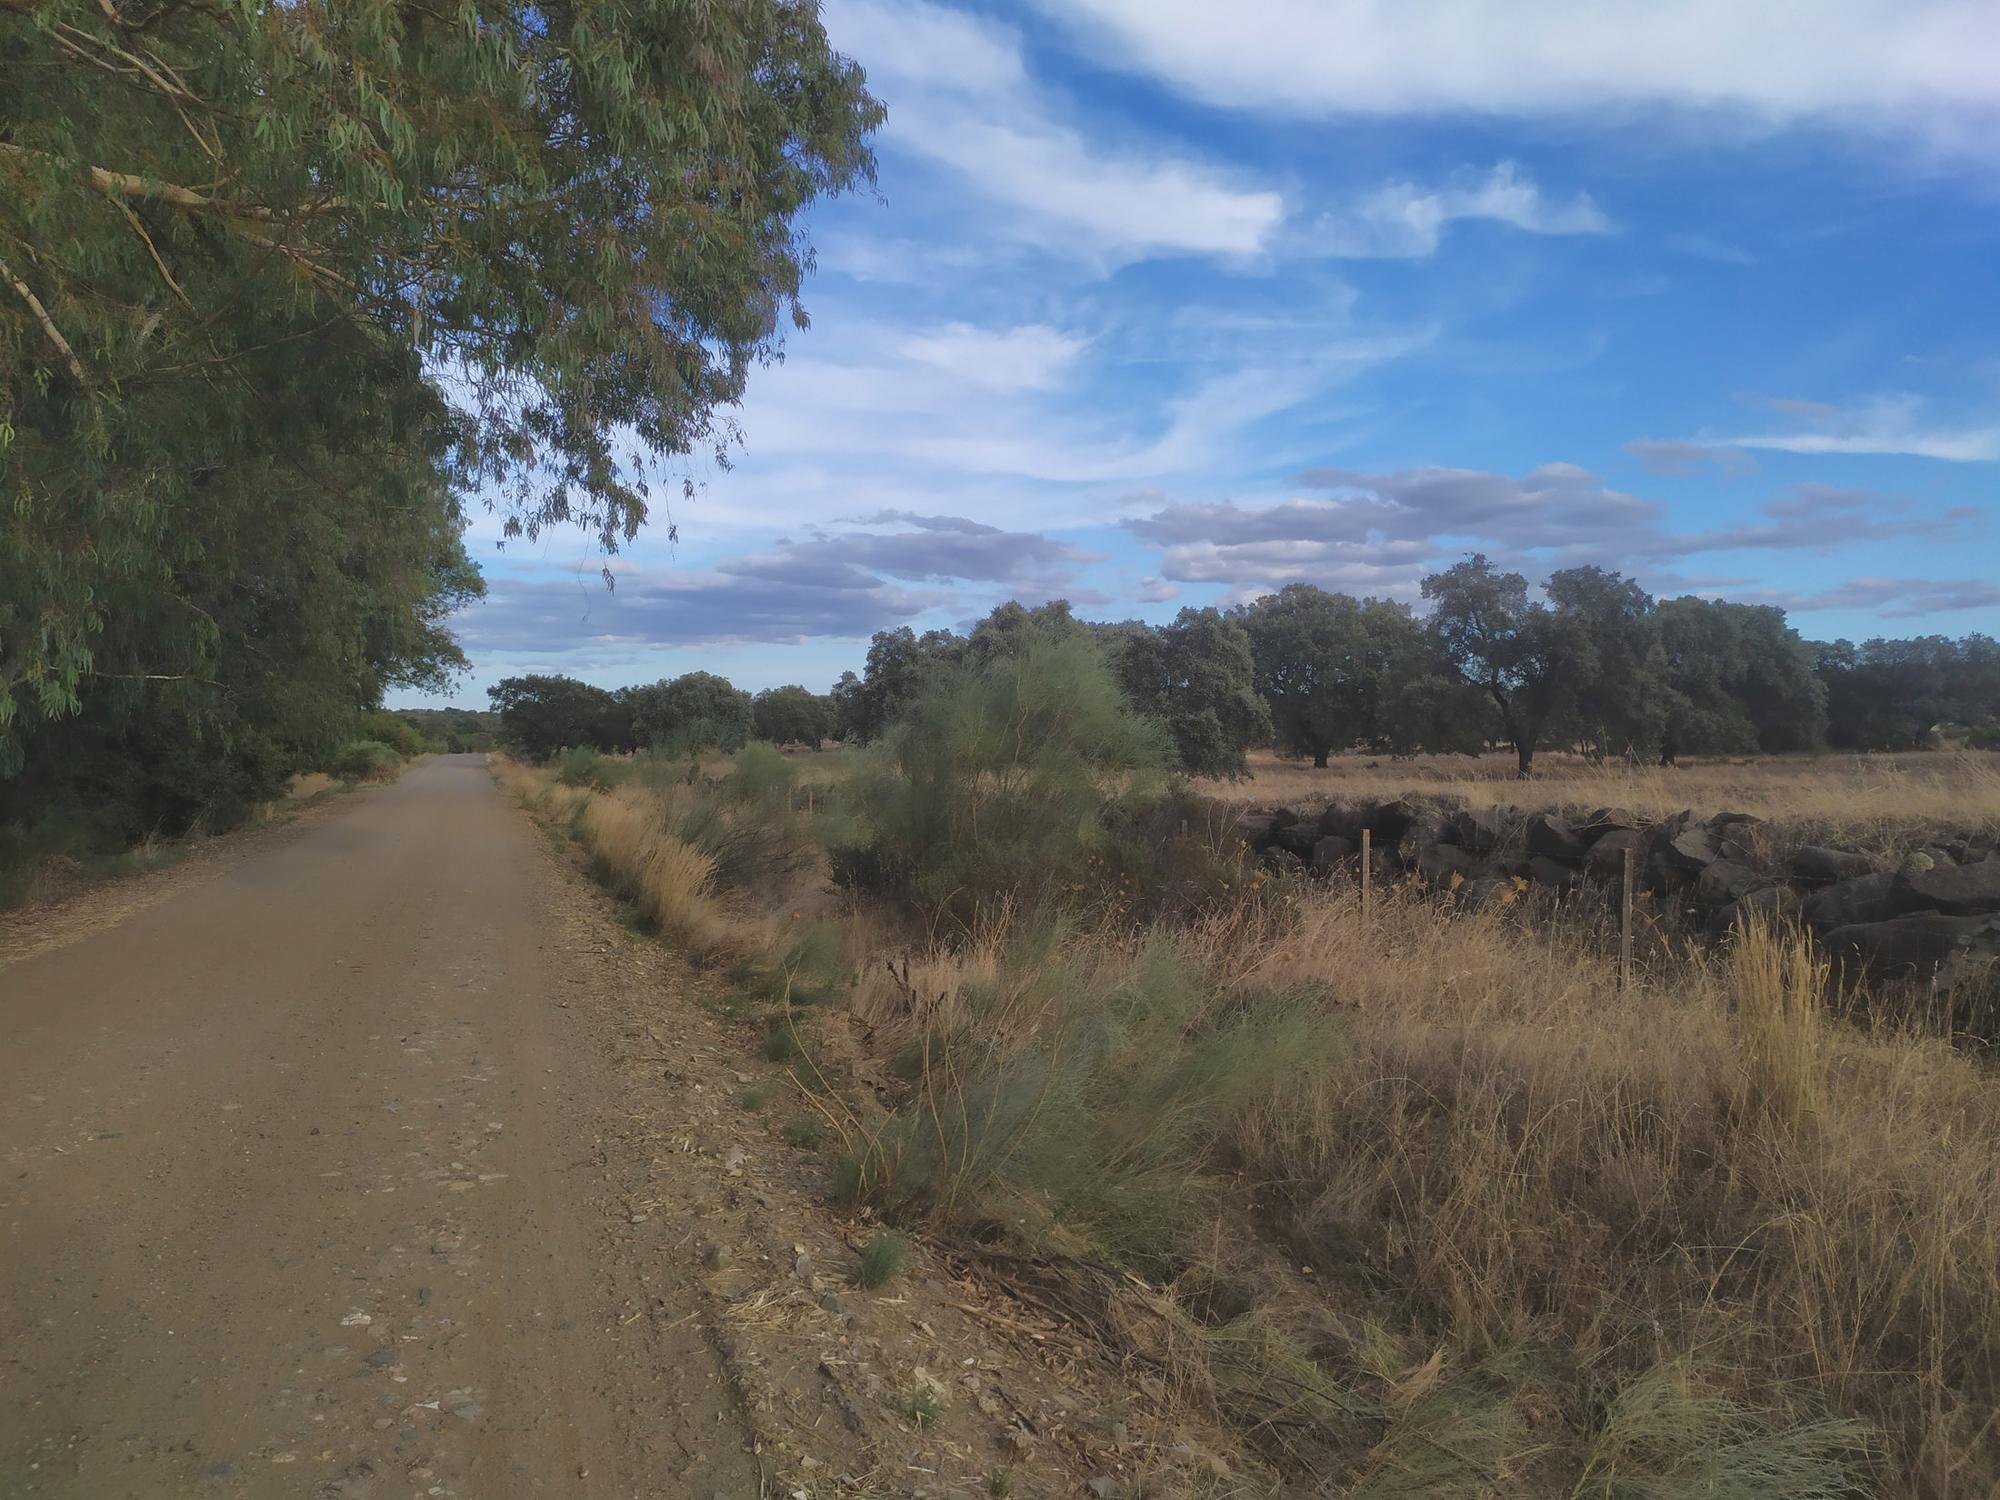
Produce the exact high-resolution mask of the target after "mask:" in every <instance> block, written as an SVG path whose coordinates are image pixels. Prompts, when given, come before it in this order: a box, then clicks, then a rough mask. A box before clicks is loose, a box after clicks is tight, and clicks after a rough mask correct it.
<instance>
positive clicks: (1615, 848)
mask: <svg viewBox="0 0 2000 1500" xmlns="http://www.w3.org/2000/svg"><path fill="white" fill-rule="evenodd" d="M1645 837H1646V836H1645V835H1644V834H1642V833H1640V832H1639V831H1638V830H1637V829H1635V828H1614V829H1612V830H1611V831H1610V832H1609V833H1606V834H1605V835H1603V836H1602V837H1601V838H1599V839H1598V841H1597V842H1596V843H1594V844H1592V845H1591V846H1590V852H1589V853H1588V854H1586V855H1585V856H1584V868H1585V869H1587V870H1589V871H1590V873H1591V874H1593V875H1595V876H1597V877H1598V878H1600V879H1602V880H1622V879H1623V878H1624V870H1625V855H1626V852H1627V851H1628V850H1630V851H1639V850H1642V849H1643V848H1644V845H1645Z"/></svg>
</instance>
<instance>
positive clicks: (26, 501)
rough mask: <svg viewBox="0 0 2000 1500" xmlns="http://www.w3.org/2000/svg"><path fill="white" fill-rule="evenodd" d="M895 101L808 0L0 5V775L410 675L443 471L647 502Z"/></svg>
mask: <svg viewBox="0 0 2000 1500" xmlns="http://www.w3.org/2000/svg"><path fill="white" fill-rule="evenodd" d="M881 118H882V110H881V107H880V105H879V104H877V103H876V101H875V100H874V99H872V98H871V97H870V96H869V95H868V93H867V91H866V88H865V85H864V80H863V78H862V75H861V72H860V70H859V68H858V67H856V66H855V65H854V64H853V63H851V62H849V61H848V60H846V59H845V58H842V57H840V56H839V55H838V54H836V53H835V52H833V50H832V49H831V48H830V46H829V45H828V43H827V39H826V36H825V33H824V31H823V29H822V27H821V25H820V22H819V20H818V15H817V8H816V6H814V5H812V4H810V3H805V0H718V3H714V4H707V5H701V6H686V5H680V4H675V3H670V0H577V3H567V4H556V5H548V4H536V5H521V4H509V3H485V0H482V3H479V4H476V5H469V6H466V7H463V8H461V9H459V10H456V11H449V10H447V11H440V10H435V9H427V8H423V7H411V6H407V5H400V4H392V3H388V0H352V3H347V0H343V3H340V4H332V3H329V0H302V3H298V4H292V5H283V6H265V7H256V6H240V5H191V4H172V3H169V4H165V5H151V6H141V5H137V4H133V3H131V0H99V3H90V0H0V486H4V489H5V491H6V494H7V497H8V502H9V504H8V508H7V510H6V513H5V518H4V521H0V778H5V777H7V776H10V775H16V774H18V773H19V772H20V771H21V769H22V767H23V765H24V763H25V761H26V758H27V756H28V754H29V751H30V739H29V737H30V736H33V735H37V734H39V733H40V728H41V726H45V725H47V724H49V723H50V722H51V721H55V720H60V719H66V718H69V717H70V716H74V715H78V714H79V713H81V714H82V715H83V718H82V719H81V720H79V721H76V722H75V723H73V724H72V726H71V728H70V729H68V730H65V731H63V736H62V739H61V740H60V741H58V740H50V741H48V742H47V744H48V750H47V751H46V752H44V751H43V750H41V749H36V750H35V755H36V758H37V759H38V760H44V761H46V760H48V759H50V758H51V757H52V756H53V754H54V752H55V748H56V746H57V744H58V743H62V744H64V745H68V744H70V743H71V742H72V741H74V740H75V739H76V738H77V737H78V736H84V737H85V738H90V739H91V740H92V743H94V744H97V745H100V746H104V747H115V745H116V744H117V743H119V741H120V738H121V736H124V735H126V734H127V733H128V730H131V729H132V728H133V715H135V714H137V715H139V716H140V717H142V718H143V717H146V716H148V715H159V716H163V721H162V722H163V723H164V720H166V719H175V718H178V719H180V720H182V721H184V722H183V728H182V730H180V731H176V732H177V733H184V734H188V735H196V736H198V737H200V738H202V739H203V740H204V741H205V742H208V743H211V744H215V743H224V742H226V743H227V744H229V745H232V746H241V747H245V753H249V751H248V749H247V747H248V745H249V743H250V739H252V738H254V739H256V740H257V741H258V742H259V743H260V744H263V745H265V746H266V748H267V749H268V751H269V753H270V756H271V757H272V759H273V764H276V763H278V762H282V761H284V760H286V759H287V758H288V757H289V758H292V759H296V757H297V756H298V755H299V754H301V753H302V750H301V747H302V746H303V745H304V744H305V743H306V742H307V741H309V740H310V739H312V737H313V736H314V735H315V734H318V733H320V732H321V731H320V729H319V728H316V727H315V726H314V725H313V724H311V723H307V722H305V720H309V719H312V718H314V717H315V716H317V717H318V718H320V719H326V718H332V717H337V716H340V715H343V714H345V715H351V714H352V713H353V712H355V711H356V710H357V709H358V708H361V707H365V706H366V705H367V704H368V703H369V702H371V701H373V700H374V699H375V698H377V697H379V694H380V692H381V690H382V689H383V687H384V686H386V685H391V684H397V683H416V684H430V683H433V682H434V681H435V677H436V674H438V673H440V672H445V671H449V670H450V669H451V668H452V667H454V666H455V665H456V664H457V661H458V659H457V657H456V654H455V647H453V646H452V645H451V643H450V642H449V639H448V637H446V636H445V634H444V633H443V630H442V628H441V623H442V620H443V618H444V616H445V615H446V614H447V613H449V611H450V610H451V608H452V607H454V606H455V605H456V604H457V603H459V602H461V601H462V600H463V599H465V598H466V597H468V596H469V595H470V594H471V593H473V592H475V591H476V590H477V588H478V582H477V577H476V574H475V573H474V572H473V571H472V569H471V567H470V565H469V563H468V562H467V560H466V558H465V556H464V554H463V552H462V550H461V549H460V547H459V542H458V533H459V530H460V526H461V523H462V514H461V500H460V497H461V496H464V495H467V494H470V493H474V492H477V493H479V494H481V495H482V496H488V497H495V503H497V504H498V505H499V506H500V507H501V508H502V509H503V511H504V513H505V515H506V520H507V525H508V527H509V528H510V529H511V530H524V531H527V532H530V533H532V532H534V531H536V530H538V529H539V528H541V527H544V526H548V525H552V524H558V523H570V524H579V525H581V526H583V527H585V528H587V529H588V530H589V531H590V532H592V533H593V534H594V535H595V536H596V537H597V538H598V539H599V540H600V541H601V542H602V543H603V544H604V545H605V546H607V547H615V546H617V545H618V544H619V543H620V542H621V541H622V540H624V539H627V538H629V537H630V536H632V535H633V534H634V532H635V531H636V529H637V528H638V527H639V525H640V524H641V523H642V522H643V521H644V520H645V519H646V516H647V512H648V505H649V501H651V500H652V498H653V497H654V495H655V493H656V491H657V486H658V483H659V464H660V463H661V461H662V460H663V459H665V460H671V459H672V457H673V456H675V455H689V454H694V453H697V452H715V453H716V454H717V455H718V457H725V456H726V448H727V446H728V444H729V442H730V441H731V439H732V436H733V431H732V428H731V425H730V422H729V421H728V419H727V418H726V416H725V415H724V413H725V412H726V411H727V409H728V408H729V406H730V405H731V403H733V402H735V401H736V400H737V398H738V397H740V396H741V394H742V392H743V390H744V388H745V382H746V380H747V378H748V375H749V372H750V370H751V369H752V368H753V367H754V366H755V365H756V364H758V363H759V362H760V361H762V360H764V359H767V358H769V357H771V356H772V355H773V354H774V353H775V352H776V351H777V349H778V348H779V345H780V342H781V339H782V336H783V329H784V327H785V325H786V324H788V323H789V324H793V325H796V326H803V325H804V323H805V313H804V310H803V308H802V307H801V306H800V304H799V301H798V296H799V292H800V287H801V281H802V278H803V276H804V274H805V272H806V270H807V268H808V267H809V265H810V260H811V256H810V250H809V248H808V246H807V244H806V242H805V240H804V238H803V228H802V224H803V220H802V218H801V210H802V209H803V208H804V207H805V206H806V205H807V204H809V203H810V202H811V201H813V200H814V199H815V198H817V197H819V196H822V195H824V194H827V193H832V192H838V191H841V190H843V189H846V188H848V187H851V186H853V185H856V184H858V183H862V182H865V181H867V180H868V178H869V177H870V175H871V172H872V158H871V156H870V154H869V150H868V147H867V144H866V138H867V135H868V133H869V132H870V131H871V130H872V129H873V127H874V126H875V125H876V124H877V123H878V122H879V121H880V119H881ZM280 666H282V670H283V673H284V674H285V675H286V676H287V677H289V678H290V679H291V681H289V682H279V681H276V680H267V679H269V678H270V674H271V673H273V672H274V671H275V670H278V669H279V667H280ZM280 699H282V700H284V703H283V705H280V704H279V702H278V700H280ZM98 700H101V702H102V704H103V706H102V707H101V708H97V709H95V710H93V709H92V707H91V705H92V703H93V701H98ZM308 702H310V704H311V705H312V706H311V708H310V711H308V708H307V707H306V705H307V704H308ZM281 709H282V711H281ZM93 724H94V725H95V726H96V727H95V728H94V729H93V728H91V726H92V725H93ZM121 726H124V727H121ZM141 728H142V731H143V733H144V734H146V735H149V736H150V735H153V734H155V733H156V732H159V731H160V730H161V725H152V726H150V727H144V726H141ZM218 736H219V737H220V739H218ZM246 736H248V738H246ZM256 754H257V755H258V756H263V755H264V754H265V751H263V750H260V751H257V752H256Z"/></svg>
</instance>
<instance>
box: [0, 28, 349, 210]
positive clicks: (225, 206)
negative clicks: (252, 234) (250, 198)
mask: <svg viewBox="0 0 2000 1500" xmlns="http://www.w3.org/2000/svg"><path fill="white" fill-rule="evenodd" d="M4 3H5V0H0V4H4ZM0 152H4V153H5V154H7V155H9V156H39V157H41V158H42V159H43V160H45V161H46V160H48V159H49V157H48V156H47V154H46V153H45V152H41V151H30V150H29V149H28V148H27V147H25V146H16V145H13V144H12V143H11V142H8V141H0ZM83 174H84V181H86V182H88V183H89V184H90V185H91V186H92V187H93V188H95V189H96V190H97V191H98V192H100V193H103V194H104V195H105V196H106V197H107V198H139V199H147V200H152V201H155V202H160V203H171V204H173V205H174V206H175V207H177V208H185V209H188V210H189V211H190V212H193V213H203V214H221V215H223V216H224V217H226V218H231V219H255V220H257V221H259V222H261V223H283V222H285V221H287V220H291V219H312V218H318V217H319V216H320V215H322V214H330V213H338V212H339V211H340V210H341V209H343V208H345V207H347V200H346V199H345V198H341V197H334V198H326V199H322V200H321V201H320V202H318V203H315V204H311V205H308V206H306V207H303V208H296V209H281V208H270V207H268V206H266V205H264V204H261V203H233V202H231V201H230V200H228V199H226V198H211V197H209V196H207V195H206V194H204V193H197V192H195V191H194V190H193V189H192V188H184V187H179V186H176V185H175V184H174V183H171V182H161V181H160V180H159V179H158V178H154V177H141V176H139V175H137V174H136V173H133V172H113V171H111V170H109V169H108V168H105V167H95V166H89V165H86V166H85V167H84V168H83Z"/></svg>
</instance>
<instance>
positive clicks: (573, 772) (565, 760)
mask: <svg viewBox="0 0 2000 1500" xmlns="http://www.w3.org/2000/svg"><path fill="white" fill-rule="evenodd" d="M629 772H630V767H628V766H627V765H626V763H625V762H624V761H622V760H614V759H613V758H612V757H611V756H609V755H606V754H605V753H604V752H603V751H601V750H593V749H591V747H590V746H588V745H574V746H572V747H570V748H569V749H567V750H558V751H557V752H556V753H555V754H554V755H552V756H550V757H549V774H550V775H552V776H554V777H555V779H556V780H557V781H559V782H561V783H562V784H563V785H564V786H577V787H587V788H589V789H590V790H591V791H596V792H608V791H610V790H611V789H612V788H613V787H615V786H617V785H618V784H619V783H620V782H622V781H624V779H625V777H626V776H627V775H628V774H629Z"/></svg>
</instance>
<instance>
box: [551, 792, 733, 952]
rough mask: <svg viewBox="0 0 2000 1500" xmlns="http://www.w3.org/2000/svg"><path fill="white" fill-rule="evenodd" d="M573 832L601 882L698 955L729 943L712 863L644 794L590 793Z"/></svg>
mask: <svg viewBox="0 0 2000 1500" xmlns="http://www.w3.org/2000/svg"><path fill="white" fill-rule="evenodd" d="M575 831H576V835H577V837H578V838H579V839H580V840H581V841H582V843H583V846H584V848H585V849H587V850H589V851H590V855H591V859H592V862H593V864H594V865H595V866H596V868H597V872H598V877H599V879H601V880H603V881H604V883H605V884H606V885H608V886H610V887H611V889H612V890H614V891H616V892H617V893H618V894H619V895H621V896H623V897H624V898H625V899H626V900H628V901H630V902H631V903H632V905H633V906H634V907H635V908H636V909H637V910H638V912H639V913H640V914H641V916H643V917H644V918H645V919H646V920H647V921H648V922H650V923H651V924H652V925H653V926H654V927H656V928H657V929H658V930H659V931H660V932H661V933H662V934H664V935H665V936H666V937H668V938H669V939H670V940H672V941H673V942H674V943H676V944H678V945H679V946H681V947H683V948H685V949H687V950H688V951H689V952H690V953H693V954H694V955H696V956H697V957H704V956H709V955H713V954H715V953H717V952H719V951H721V950H722V949H723V948H724V947H725V946H726V945H727V942H728V939H729V924H728V923H727V921H726V920H725V919H724V917H723V915H722V914H721V913H720V912H719V911H718V910H717V909H716V905H715V902H714V900H713V896H712V887H713V881H714V876H715V862H714V860H713V859H711V858H710V857H709V856H708V855H706V854H704V853H702V852H701V850H699V849H696V848H695V847H693V846H692V845H691V844H687V843H684V842H683V841H682V840H681V839H680V838H679V837H677V836H676V835H675V834H674V833H673V832H671V831H670V830H669V829H668V828H667V827H666V826H665V823H664V821H663V818H662V814H661V810H660V808H659V807H658V806H657V805H656V804H655V803H654V802H653V800H652V799H651V798H649V797H648V796H647V795H646V794H645V793H644V792H642V791H638V790H623V789H621V790H619V791H615V792H610V793H599V794H596V795H587V796H586V797H585V798H584V799H583V801H582V802H581V803H579V804H578V806H577V810H576V822H575Z"/></svg>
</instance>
